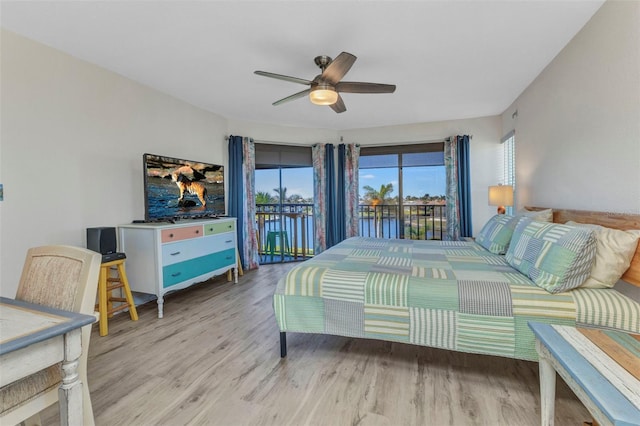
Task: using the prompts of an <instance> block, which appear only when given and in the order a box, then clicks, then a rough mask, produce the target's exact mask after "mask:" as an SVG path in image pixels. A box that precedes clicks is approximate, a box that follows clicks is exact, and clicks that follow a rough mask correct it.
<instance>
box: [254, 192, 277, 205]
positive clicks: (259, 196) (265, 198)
mask: <svg viewBox="0 0 640 426" xmlns="http://www.w3.org/2000/svg"><path fill="white" fill-rule="evenodd" d="M271 203H273V197H272V196H271V194H269V193H268V192H256V204H271Z"/></svg>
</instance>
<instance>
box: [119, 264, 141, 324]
mask: <svg viewBox="0 0 640 426" xmlns="http://www.w3.org/2000/svg"><path fill="white" fill-rule="evenodd" d="M118 273H119V274H120V279H121V280H122V284H124V287H123V290H124V296H125V298H126V299H127V304H128V305H129V315H130V316H131V319H132V320H133V321H138V311H137V310H136V304H135V303H134V302H133V295H132V294H131V288H130V287H129V280H128V279H127V274H126V272H125V270H124V262H122V263H119V264H118Z"/></svg>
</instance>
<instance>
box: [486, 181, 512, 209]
mask: <svg viewBox="0 0 640 426" xmlns="http://www.w3.org/2000/svg"><path fill="white" fill-rule="evenodd" d="M489 205H490V206H498V214H504V213H505V212H506V209H505V206H513V186H511V185H496V186H490V187H489Z"/></svg>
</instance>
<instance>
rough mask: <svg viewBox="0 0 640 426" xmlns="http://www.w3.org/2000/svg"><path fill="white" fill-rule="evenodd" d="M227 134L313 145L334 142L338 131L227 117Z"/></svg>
mask: <svg viewBox="0 0 640 426" xmlns="http://www.w3.org/2000/svg"><path fill="white" fill-rule="evenodd" d="M228 129H229V134H230V135H239V136H248V137H252V138H254V139H256V140H258V141H264V142H277V143H282V144H288V145H309V146H310V145H313V144H314V143H336V142H337V141H338V140H339V139H338V133H337V131H336V130H331V129H308V128H304V127H288V126H277V125H272V124H265V123H254V122H248V121H241V120H232V119H229V126H228Z"/></svg>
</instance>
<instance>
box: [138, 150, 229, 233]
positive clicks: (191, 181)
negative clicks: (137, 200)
mask: <svg viewBox="0 0 640 426" xmlns="http://www.w3.org/2000/svg"><path fill="white" fill-rule="evenodd" d="M143 161H144V197H145V217H144V218H145V220H147V221H154V220H169V219H186V218H201V217H202V218H204V217H215V216H222V215H224V214H225V208H224V195H225V194H224V167H223V166H221V165H217V164H209V163H203V162H201V161H189V160H181V159H178V158H171V157H165V156H163V155H155V154H144V156H143Z"/></svg>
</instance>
